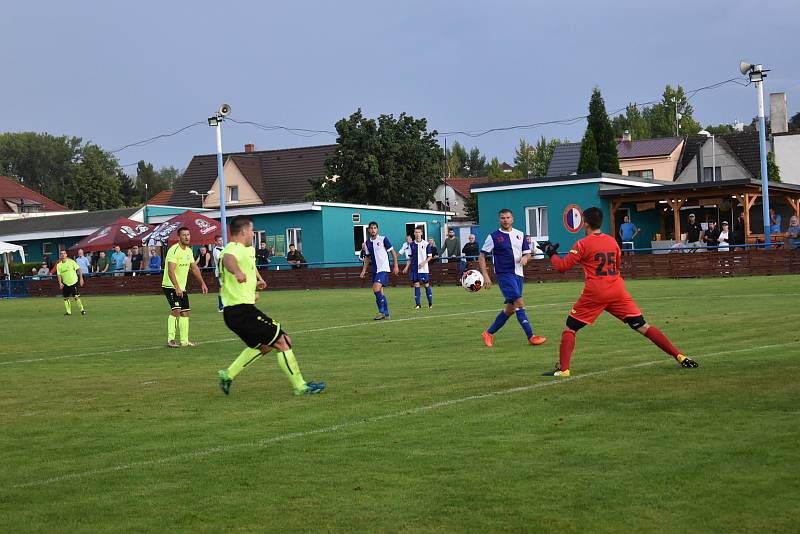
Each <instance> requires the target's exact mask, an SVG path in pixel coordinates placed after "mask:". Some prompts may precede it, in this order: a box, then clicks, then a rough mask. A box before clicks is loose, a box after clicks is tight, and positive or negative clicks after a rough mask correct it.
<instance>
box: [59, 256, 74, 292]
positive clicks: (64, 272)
mask: <svg viewBox="0 0 800 534" xmlns="http://www.w3.org/2000/svg"><path fill="white" fill-rule="evenodd" d="M79 270H80V267H78V264H77V263H75V260H73V259H70V258H67V259H66V260H61V261H60V262H59V264H58V267H56V274H57V275H58V276H60V277H61V283H62V284H64V285H65V286H74V285H75V284H77V283H78V273H77V271H79Z"/></svg>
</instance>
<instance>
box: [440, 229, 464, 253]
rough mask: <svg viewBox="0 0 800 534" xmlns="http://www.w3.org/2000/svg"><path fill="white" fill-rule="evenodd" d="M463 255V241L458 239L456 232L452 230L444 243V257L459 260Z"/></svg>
mask: <svg viewBox="0 0 800 534" xmlns="http://www.w3.org/2000/svg"><path fill="white" fill-rule="evenodd" d="M460 253H461V240H460V239H459V238H457V237H456V231H455V230H454V229H453V228H450V229H449V230H448V231H447V237H446V238H445V240H444V241H442V257H447V258H457V257H458V256H459V254H460Z"/></svg>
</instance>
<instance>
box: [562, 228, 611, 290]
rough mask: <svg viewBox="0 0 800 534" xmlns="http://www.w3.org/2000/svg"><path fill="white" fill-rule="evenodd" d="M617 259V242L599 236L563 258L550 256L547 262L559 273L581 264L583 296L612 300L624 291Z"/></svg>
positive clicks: (592, 237)
mask: <svg viewBox="0 0 800 534" xmlns="http://www.w3.org/2000/svg"><path fill="white" fill-rule="evenodd" d="M620 257H621V252H620V250H619V245H618V244H617V241H616V240H615V239H614V238H613V237H611V236H610V235H608V234H603V233H600V234H590V235H587V236H586V237H584V238H583V239H581V240H580V241H578V242H577V243H575V244H574V245H573V246H572V248H571V249H570V251H569V253H568V254H567V255H566V256H564V257H563V258H561V257H559V256H553V257H552V258H550V262H551V263H552V264H553V265H554V266H555V268H556V269H558V270H559V272H562V273H563V272H565V271H568V270H569V269H571V268H572V267H574V266H575V265H577V264H580V265H581V266H582V267H583V273H584V275H585V276H586V288H585V289H584V292H586V293H592V294H595V295H608V296H609V297H611V296H612V295H615V294H618V292H619V291H620V290H624V287H625V284H624V282H623V281H622V277H621V276H620V274H619V261H620Z"/></svg>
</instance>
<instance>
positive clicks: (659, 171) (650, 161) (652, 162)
mask: <svg viewBox="0 0 800 534" xmlns="http://www.w3.org/2000/svg"><path fill="white" fill-rule="evenodd" d="M682 148H683V141H681V142H680V143H679V144H678V146H677V147H676V148H675V150H673V151H672V153H671V154H670V155H669V156H667V157H657V158H636V159H621V160H619V166H620V169H622V174H624V175H625V176H628V175H629V174H630V171H641V170H647V169H652V170H653V177H654V178H655V179H656V180H662V181H664V182H672V180H673V178H674V177H675V169H676V168H677V166H678V159H679V158H680V155H681V149H682Z"/></svg>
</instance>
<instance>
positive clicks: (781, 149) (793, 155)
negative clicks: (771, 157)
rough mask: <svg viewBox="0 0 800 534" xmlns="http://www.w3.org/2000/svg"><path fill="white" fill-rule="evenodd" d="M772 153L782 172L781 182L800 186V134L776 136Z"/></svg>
mask: <svg viewBox="0 0 800 534" xmlns="http://www.w3.org/2000/svg"><path fill="white" fill-rule="evenodd" d="M772 151H773V152H774V153H775V163H777V164H778V168H780V171H781V182H783V183H785V184H800V134H795V135H776V136H774V137H773V138H772Z"/></svg>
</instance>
